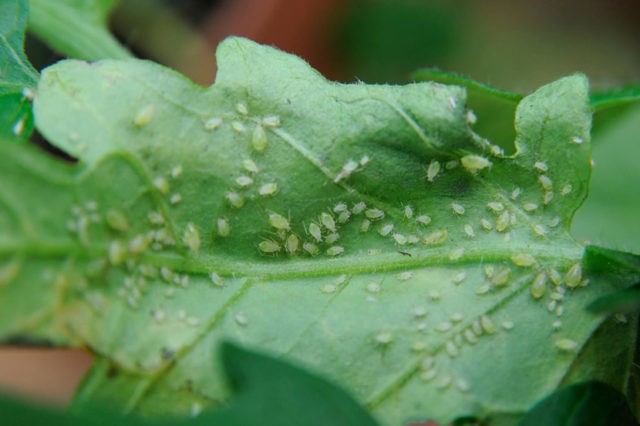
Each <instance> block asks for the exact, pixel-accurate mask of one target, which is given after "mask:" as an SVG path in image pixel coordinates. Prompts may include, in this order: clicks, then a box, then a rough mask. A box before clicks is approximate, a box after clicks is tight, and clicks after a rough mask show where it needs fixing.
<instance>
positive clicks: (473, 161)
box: [460, 154, 492, 172]
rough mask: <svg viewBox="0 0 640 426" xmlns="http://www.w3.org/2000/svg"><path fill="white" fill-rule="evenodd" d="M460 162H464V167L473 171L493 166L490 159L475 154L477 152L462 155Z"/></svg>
mask: <svg viewBox="0 0 640 426" xmlns="http://www.w3.org/2000/svg"><path fill="white" fill-rule="evenodd" d="M460 162H461V163H462V167H464V168H465V169H467V170H469V171H471V172H477V171H479V170H483V169H486V168H491V166H492V163H491V161H489V160H488V159H486V158H484V157H482V156H480V155H475V154H470V155H466V156H464V157H462V158H461V159H460Z"/></svg>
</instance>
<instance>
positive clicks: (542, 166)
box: [533, 161, 549, 173]
mask: <svg viewBox="0 0 640 426" xmlns="http://www.w3.org/2000/svg"><path fill="white" fill-rule="evenodd" d="M533 168H534V169H536V170H537V171H539V172H540V173H546V172H547V171H549V167H548V166H547V163H545V162H543V161H536V162H535V163H533Z"/></svg>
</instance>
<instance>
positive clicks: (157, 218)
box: [147, 212, 164, 225]
mask: <svg viewBox="0 0 640 426" xmlns="http://www.w3.org/2000/svg"><path fill="white" fill-rule="evenodd" d="M147 217H148V218H149V222H151V223H152V224H153V225H163V224H164V217H163V216H162V215H161V214H160V213H159V212H150V213H149V214H148V215H147Z"/></svg>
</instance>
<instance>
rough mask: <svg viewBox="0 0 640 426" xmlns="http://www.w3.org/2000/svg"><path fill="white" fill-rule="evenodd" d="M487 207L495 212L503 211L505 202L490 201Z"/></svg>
mask: <svg viewBox="0 0 640 426" xmlns="http://www.w3.org/2000/svg"><path fill="white" fill-rule="evenodd" d="M487 207H488V208H489V210H491V211H493V212H495V213H500V212H501V211H503V210H504V204H502V203H500V202H498V201H489V202H488V203H487Z"/></svg>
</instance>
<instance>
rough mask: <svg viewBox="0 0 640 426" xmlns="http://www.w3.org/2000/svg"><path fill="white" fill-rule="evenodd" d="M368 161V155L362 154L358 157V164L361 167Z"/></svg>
mask: <svg viewBox="0 0 640 426" xmlns="http://www.w3.org/2000/svg"><path fill="white" fill-rule="evenodd" d="M369 161H371V159H370V158H369V156H368V155H363V156H362V157H360V165H361V166H362V167H364V166H366V165H367V164H369Z"/></svg>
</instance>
